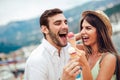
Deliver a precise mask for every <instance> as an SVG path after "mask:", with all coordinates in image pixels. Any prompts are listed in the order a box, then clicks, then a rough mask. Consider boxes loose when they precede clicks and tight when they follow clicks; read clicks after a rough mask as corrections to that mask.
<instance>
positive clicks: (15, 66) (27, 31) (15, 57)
mask: <svg viewBox="0 0 120 80" xmlns="http://www.w3.org/2000/svg"><path fill="white" fill-rule="evenodd" d="M54 4H55V3H54ZM61 6H62V5H61ZM84 10H103V11H104V12H105V13H106V14H107V15H108V16H109V18H110V21H111V23H112V28H113V36H112V39H113V42H114V44H115V47H116V49H117V50H118V53H120V0H89V1H87V2H86V3H84V4H81V5H77V6H75V7H72V8H70V9H66V10H64V14H65V16H66V17H67V19H68V24H69V31H72V32H74V33H77V32H79V21H80V18H81V13H82V12H83V11H84ZM42 37H43V35H42V33H41V31H40V27H39V16H38V17H36V18H32V19H29V20H23V21H12V22H9V23H8V24H6V25H0V80H23V78H24V66H25V61H26V60H27V58H28V57H29V55H30V53H31V51H32V50H33V49H34V48H36V47H37V46H38V45H39V44H40V43H41V39H42Z"/></svg>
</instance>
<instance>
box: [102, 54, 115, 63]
mask: <svg viewBox="0 0 120 80" xmlns="http://www.w3.org/2000/svg"><path fill="white" fill-rule="evenodd" d="M111 63H112V64H115V63H116V56H115V55H114V54H111V53H103V55H102V60H101V64H103V65H104V64H105V65H106V64H111Z"/></svg>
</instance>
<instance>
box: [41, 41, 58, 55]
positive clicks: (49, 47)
mask: <svg viewBox="0 0 120 80" xmlns="http://www.w3.org/2000/svg"><path fill="white" fill-rule="evenodd" d="M42 44H43V45H44V47H45V49H47V51H48V52H49V53H50V54H51V55H52V56H53V55H58V50H57V48H55V47H54V46H53V45H51V44H50V43H49V42H48V41H47V40H46V39H43V40H42ZM56 53H57V54H56Z"/></svg>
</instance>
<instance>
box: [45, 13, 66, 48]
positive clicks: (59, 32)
mask: <svg viewBox="0 0 120 80" xmlns="http://www.w3.org/2000/svg"><path fill="white" fill-rule="evenodd" d="M48 22H49V33H48V35H47V36H48V38H49V39H48V40H49V41H50V42H51V43H52V44H53V45H54V46H57V47H64V46H66V45H67V33H68V24H67V20H66V18H65V17H64V15H63V14H57V15H55V16H52V17H49V18H48Z"/></svg>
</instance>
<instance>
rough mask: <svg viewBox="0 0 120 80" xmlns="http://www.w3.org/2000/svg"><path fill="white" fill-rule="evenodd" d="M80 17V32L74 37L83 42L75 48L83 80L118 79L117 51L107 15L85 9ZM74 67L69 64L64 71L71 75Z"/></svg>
mask: <svg viewBox="0 0 120 80" xmlns="http://www.w3.org/2000/svg"><path fill="white" fill-rule="evenodd" d="M82 17H83V18H82V20H81V23H80V33H79V34H77V37H76V38H77V39H79V38H81V39H82V42H83V44H82V45H81V44H78V45H77V48H75V49H76V51H77V53H78V55H79V65H80V66H81V67H82V77H83V80H116V79H117V80H120V79H119V76H120V75H118V73H119V71H118V70H119V69H118V68H119V67H118V65H119V64H118V61H117V51H116V49H115V47H114V45H113V43H112V40H111V35H112V26H111V24H110V21H109V19H108V17H107V16H106V15H105V14H104V13H103V12H102V11H85V12H83V14H82ZM78 49H79V50H78ZM116 62H117V63H116ZM72 65H73V64H72ZM75 68H76V66H72V67H71V66H70V64H69V65H67V67H65V69H64V72H66V71H67V72H66V75H68V76H71V75H72V74H69V72H70V70H71V71H73V70H74V69H75ZM68 69H69V71H68ZM116 69H118V70H116ZM74 71H75V70H74ZM76 71H77V70H76ZM116 71H117V72H116ZM73 74H74V73H73ZM116 75H117V76H116ZM74 77H75V76H74ZM63 80H64V79H63Z"/></svg>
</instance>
